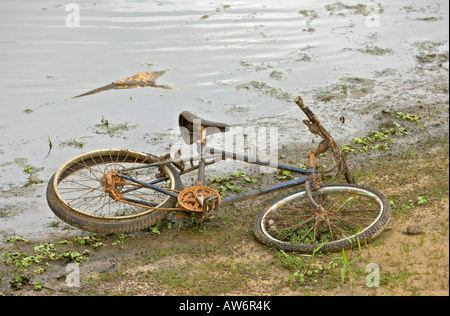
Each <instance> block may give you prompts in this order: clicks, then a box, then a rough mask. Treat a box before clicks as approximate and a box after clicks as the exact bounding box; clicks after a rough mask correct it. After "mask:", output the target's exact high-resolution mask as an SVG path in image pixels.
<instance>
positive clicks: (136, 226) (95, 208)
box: [47, 149, 182, 234]
mask: <svg viewBox="0 0 450 316" xmlns="http://www.w3.org/2000/svg"><path fill="white" fill-rule="evenodd" d="M156 161H157V158H156V156H154V155H151V154H144V153H139V152H135V151H131V150H125V149H103V150H95V151H91V152H87V153H84V154H81V155H78V156H76V157H74V158H72V159H70V160H69V161H67V162H66V163H65V164H63V165H62V166H61V167H60V168H59V169H58V171H56V172H55V174H54V175H53V176H52V177H51V179H50V181H49V183H48V186H47V202H48V205H49V207H50V209H51V210H52V211H53V212H54V213H55V215H56V216H57V217H59V218H60V219H61V220H63V221H64V222H66V223H68V224H70V225H72V226H74V227H77V228H80V229H82V230H86V231H90V232H95V233H106V234H113V233H129V232H134V231H138V230H142V229H144V228H147V227H150V226H152V225H154V224H156V223H157V222H159V221H161V220H162V219H164V218H165V217H166V216H167V215H168V213H169V212H168V211H165V210H161V209H149V208H145V207H139V206H136V205H131V204H127V203H122V202H117V201H115V200H114V199H113V198H112V197H111V196H110V194H109V193H108V192H107V191H106V190H105V184H104V183H105V180H104V179H105V178H104V174H106V173H107V172H110V171H111V170H115V169H123V168H126V167H131V166H137V165H146V164H151V163H153V162H156ZM154 169H155V170H154V171H155V172H156V170H157V171H158V172H159V175H163V177H164V176H165V178H164V179H168V180H163V181H161V182H162V183H164V185H166V187H167V186H170V189H172V190H181V188H182V183H181V178H180V176H179V174H178V172H177V171H176V170H175V168H174V167H173V166H171V165H164V166H161V167H159V168H157V167H154ZM152 172H153V170H152V171H149V170H148V169H140V170H137V171H135V172H134V173H133V177H138V178H139V179H146V180H147V181H149V180H150V181H151V180H152V179H156V178H155V177H154V176H153V175H152ZM139 173H140V174H139ZM102 174H103V176H102ZM118 190H119V189H118ZM120 190H122V191H124V190H125V185H124V186H123V188H121V189H120ZM144 190H145V191H144ZM128 191H130V192H128V193H127V194H130V195H131V196H137V198H139V199H141V200H142V199H147V200H148V201H150V199H152V201H153V200H157V201H156V202H153V203H154V204H153V205H155V206H156V207H158V208H173V207H175V205H176V203H177V201H176V198H175V197H168V196H167V195H163V194H162V193H158V192H156V191H153V190H151V189H147V188H141V189H138V190H137V189H135V188H131V190H130V189H128ZM137 191H139V192H137ZM122 193H123V192H122ZM77 195H79V196H78V197H77ZM73 196H75V197H73ZM83 203H84V204H83Z"/></svg>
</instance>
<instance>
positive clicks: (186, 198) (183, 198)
mask: <svg viewBox="0 0 450 316" xmlns="http://www.w3.org/2000/svg"><path fill="white" fill-rule="evenodd" d="M220 200H221V197H220V194H219V192H217V191H216V190H214V189H212V188H209V187H204V186H193V187H189V188H186V189H184V190H183V191H181V192H180V194H179V195H178V203H179V204H180V206H181V207H183V208H184V209H186V210H188V211H190V212H202V213H205V212H207V211H208V207H209V208H210V207H211V206H213V207H217V206H218V205H219V203H220ZM211 201H214V202H211Z"/></svg>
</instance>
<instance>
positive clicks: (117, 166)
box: [47, 97, 391, 253]
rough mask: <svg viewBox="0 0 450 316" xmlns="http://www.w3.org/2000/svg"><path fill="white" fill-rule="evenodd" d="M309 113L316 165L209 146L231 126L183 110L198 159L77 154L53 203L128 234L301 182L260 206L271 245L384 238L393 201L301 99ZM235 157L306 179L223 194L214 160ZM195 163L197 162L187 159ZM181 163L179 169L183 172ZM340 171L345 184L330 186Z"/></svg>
mask: <svg viewBox="0 0 450 316" xmlns="http://www.w3.org/2000/svg"><path fill="white" fill-rule="evenodd" d="M294 101H295V102H296V103H297V105H298V106H299V107H300V108H301V109H302V110H303V112H304V113H305V114H306V116H307V118H308V120H304V121H303V122H304V123H305V124H306V125H307V126H308V128H309V130H310V131H311V132H312V133H314V134H317V135H319V136H320V137H321V138H322V139H323V140H322V141H321V142H320V144H319V146H318V148H317V149H316V150H313V151H311V152H310V155H309V167H308V168H307V169H306V168H299V167H294V166H287V165H282V164H278V163H273V162H270V161H261V160H259V159H256V158H254V157H248V156H245V155H241V154H238V153H234V152H227V151H224V150H221V149H216V148H211V147H208V146H207V145H206V139H207V136H208V135H212V134H215V133H224V132H226V131H228V130H229V128H230V126H229V125H228V124H224V123H217V122H212V121H208V120H204V119H201V118H199V117H198V116H196V115H194V114H192V113H190V112H187V111H185V112H182V113H181V114H180V116H179V125H180V130H181V132H182V133H181V135H182V138H183V140H184V141H185V142H186V143H187V144H189V145H192V144H194V145H196V146H197V151H198V153H199V155H198V156H196V157H187V158H171V157H170V155H169V154H167V155H165V156H160V157H157V156H154V155H151V154H145V153H140V152H136V151H132V150H125V149H103V150H96V151H91V152H88V153H84V154H81V155H79V156H76V157H74V158H72V159H70V160H69V161H67V162H66V163H65V164H63V165H62V166H61V167H60V168H59V169H58V170H57V171H56V173H55V174H54V175H53V176H52V178H51V179H50V181H49V183H48V187H47V201H48V204H49V206H50V208H51V209H52V211H53V212H54V213H55V214H56V215H57V216H58V217H59V218H60V219H61V220H63V221H64V222H66V223H68V224H70V225H72V226H75V227H78V228H80V229H82V230H86V231H91V232H97V233H128V232H133V231H137V230H141V229H144V228H147V227H150V226H153V225H154V224H156V223H158V222H159V221H161V220H162V219H164V218H165V217H166V216H167V215H168V214H169V213H170V212H171V211H175V212H176V215H177V216H178V217H179V218H180V223H181V222H182V221H181V219H182V218H183V217H184V216H185V215H186V214H187V213H191V214H192V215H193V216H194V217H195V219H196V220H198V221H201V220H202V218H203V217H212V216H213V215H214V214H215V213H217V211H218V210H219V208H220V207H222V206H225V205H229V204H231V203H235V202H239V201H243V200H246V199H253V198H256V197H258V196H262V195H265V194H268V193H271V192H275V191H280V190H284V189H288V188H293V187H295V188H296V187H298V186H300V185H302V184H304V189H297V190H295V191H293V192H290V193H288V194H286V195H284V196H282V197H281V198H279V199H277V200H275V201H273V202H272V203H270V205H268V206H267V207H265V208H264V209H263V210H261V211H260V212H259V214H258V215H257V218H256V221H255V223H254V225H253V230H254V233H255V235H256V237H257V238H258V239H259V240H260V241H261V242H263V243H266V244H272V245H273V246H275V247H277V248H279V249H283V250H286V251H296V252H299V253H310V252H313V251H314V250H315V249H317V248H319V247H320V250H321V251H336V250H340V249H341V248H345V247H349V246H352V245H354V244H356V243H358V242H362V241H365V240H369V239H372V238H374V237H375V236H377V235H378V234H379V233H381V232H382V230H383V229H384V228H385V227H386V225H387V223H388V221H389V219H390V214H391V213H390V205H389V203H388V201H387V199H386V198H385V197H384V196H383V195H382V194H381V193H380V192H378V191H375V190H373V189H371V188H368V187H364V186H361V185H357V184H355V181H354V179H353V176H352V173H351V171H350V170H349V168H348V166H347V163H346V161H345V158H344V155H343V153H342V152H341V149H340V147H339V146H338V145H337V143H336V141H335V140H334V138H333V137H332V136H331V135H330V134H329V133H328V132H327V131H326V129H325V128H324V127H323V125H322V124H321V123H320V121H319V119H318V118H317V117H316V116H315V115H314V114H313V113H312V112H311V110H310V109H309V108H308V106H307V105H306V104H305V102H304V101H303V100H302V99H301V98H300V97H297V98H296V99H295V100H294ZM328 149H330V150H331V152H332V154H333V157H334V162H335V165H334V166H333V167H332V168H330V169H328V170H326V171H325V172H322V173H319V172H318V171H317V170H316V167H315V157H316V156H317V155H319V154H321V153H324V152H325V151H327V150H328ZM227 158H231V159H234V160H240V161H243V162H245V163H250V164H257V165H262V166H268V167H273V168H276V169H278V170H287V171H289V172H291V173H297V174H299V177H298V178H295V179H290V180H286V181H284V182H282V183H280V184H277V185H274V186H271V187H268V188H263V189H259V190H256V191H253V192H248V193H242V194H238V195H237V196H233V197H228V198H222V197H221V195H220V194H219V192H218V191H217V190H215V189H213V188H211V187H208V186H206V184H205V169H206V166H207V165H210V164H212V163H215V162H217V161H219V160H225V159H227ZM187 162H189V163H190V165H186V163H187ZM177 169H178V170H177ZM194 170H196V171H197V173H198V176H197V181H196V183H195V185H193V186H189V187H186V188H184V187H183V185H182V182H181V177H180V176H181V175H183V174H186V173H189V172H192V171H194ZM332 172H336V178H337V177H339V176H341V175H343V176H344V177H345V179H346V181H347V183H345V184H324V183H323V177H324V176H325V175H328V174H330V173H332Z"/></svg>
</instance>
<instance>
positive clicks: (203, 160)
mask: <svg viewBox="0 0 450 316" xmlns="http://www.w3.org/2000/svg"><path fill="white" fill-rule="evenodd" d="M211 152H213V154H211ZM217 158H220V159H221V160H225V159H227V158H232V159H233V160H238V161H242V162H245V163H249V164H254V165H260V166H267V167H271V168H274V169H278V170H287V171H291V172H295V173H299V174H302V175H304V176H303V177H300V178H298V179H293V180H289V181H285V182H283V183H280V184H277V185H274V186H270V187H267V188H264V189H259V190H255V191H252V192H249V193H244V194H240V195H237V196H234V197H229V198H226V199H223V200H222V201H221V203H220V205H227V204H232V203H235V202H239V201H243V200H247V199H251V198H254V197H258V196H262V195H265V194H268V193H271V192H275V191H279V190H283V189H287V188H289V187H293V186H296V185H301V184H303V183H305V182H306V181H307V180H308V179H311V178H312V175H313V174H314V173H315V172H316V171H315V168H314V167H311V168H309V169H304V168H299V167H293V166H287V165H283V164H279V163H274V162H271V161H262V160H259V159H257V158H254V157H249V156H245V155H241V154H238V153H234V152H227V151H223V150H220V149H217V148H211V147H206V146H205V147H203V154H202V155H200V156H198V157H188V158H178V159H167V160H163V161H161V162H155V163H152V164H148V165H145V166H140V167H135V168H129V169H124V170H120V171H119V175H120V176H121V177H122V178H124V179H126V180H128V181H132V182H135V183H137V184H139V185H140V186H143V187H146V188H148V189H153V190H156V191H158V192H161V193H164V194H166V195H168V196H173V197H178V193H176V192H173V191H170V190H166V189H164V188H161V187H158V186H155V184H157V183H159V182H162V181H164V180H165V179H158V180H155V181H152V182H149V183H145V182H141V181H138V180H136V179H133V178H131V177H129V176H126V175H125V174H123V173H125V172H128V171H132V170H137V169H145V168H152V167H159V166H163V165H167V164H177V163H180V162H191V163H192V162H196V161H199V164H198V165H197V166H195V167H192V168H190V169H188V170H185V171H182V172H180V175H181V174H186V173H188V172H191V171H193V170H195V169H198V180H197V185H203V183H204V174H205V170H206V165H210V164H212V163H215V162H216V161H215V160H214V161H212V162H207V160H209V159H217ZM133 202H136V201H133Z"/></svg>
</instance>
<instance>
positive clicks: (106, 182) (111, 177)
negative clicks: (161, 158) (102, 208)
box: [101, 170, 183, 211]
mask: <svg viewBox="0 0 450 316" xmlns="http://www.w3.org/2000/svg"><path fill="white" fill-rule="evenodd" d="M101 182H102V184H103V189H104V190H105V191H106V192H107V193H108V194H109V196H110V197H111V198H112V199H113V200H114V201H116V202H120V203H125V204H130V205H135V206H139V207H143V208H147V209H151V210H164V211H182V210H183V209H182V208H179V207H171V208H168V207H166V208H164V207H154V206H150V205H145V204H142V203H136V202H133V201H128V200H127V199H126V198H125V196H124V194H121V193H120V192H121V189H122V188H123V187H124V186H125V185H131V186H134V187H137V188H143V186H142V185H139V184H137V183H133V182H128V181H126V180H125V179H124V178H122V177H121V176H120V175H119V173H118V171H117V170H111V171H109V172H108V173H107V174H105V175H104V177H103V178H102V179H101ZM166 190H170V191H174V192H178V191H177V190H171V189H169V188H166Z"/></svg>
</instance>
